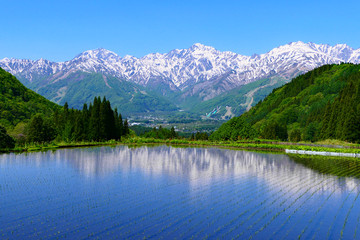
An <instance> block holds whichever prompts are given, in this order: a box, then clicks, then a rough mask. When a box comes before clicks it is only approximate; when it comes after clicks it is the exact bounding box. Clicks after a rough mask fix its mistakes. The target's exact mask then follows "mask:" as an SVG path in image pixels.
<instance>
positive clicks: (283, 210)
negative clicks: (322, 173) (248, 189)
mask: <svg viewBox="0 0 360 240" xmlns="http://www.w3.org/2000/svg"><path fill="white" fill-rule="evenodd" d="M329 178H330V176H329V175H327V176H326V178H325V179H323V180H322V181H320V182H319V183H317V184H315V185H312V186H311V187H309V188H308V189H307V190H306V191H305V192H304V193H302V194H301V195H300V196H298V197H297V198H296V199H295V201H293V202H292V203H291V204H290V205H289V206H287V207H285V208H284V209H282V210H281V211H279V212H278V213H277V214H276V215H274V216H273V217H272V219H271V220H270V221H269V222H267V223H266V224H265V225H264V226H263V227H261V228H260V229H259V230H257V231H256V232H255V233H254V235H253V236H255V235H257V234H258V233H260V232H261V231H263V230H264V229H265V228H266V227H267V226H269V225H270V224H271V222H273V221H274V220H275V219H276V218H277V217H278V216H279V215H280V214H281V213H284V212H286V211H287V210H288V209H289V208H291V206H293V205H294V204H295V203H296V202H297V201H298V200H299V199H300V198H302V197H303V196H305V195H306V194H307V193H308V192H309V191H310V189H312V188H314V187H315V186H318V185H320V184H322V183H323V182H324V181H325V180H328V179H329ZM333 181H335V179H333ZM326 184H328V183H326ZM321 188H322V187H321V186H320V187H319V188H317V189H316V191H315V192H313V193H312V194H311V195H310V197H312V196H313V195H314V194H315V193H316V192H317V191H319V190H320V189H321ZM310 197H309V198H308V199H310ZM305 202H306V201H304V202H303V203H302V204H301V205H300V206H299V207H301V206H302V205H303V204H304V203H305ZM299 207H298V208H299ZM253 236H252V237H253Z"/></svg>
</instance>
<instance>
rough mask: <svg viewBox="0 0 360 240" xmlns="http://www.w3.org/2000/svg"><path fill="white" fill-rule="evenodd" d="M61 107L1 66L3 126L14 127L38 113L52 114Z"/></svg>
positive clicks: (0, 93)
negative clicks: (23, 83) (26, 85)
mask: <svg viewBox="0 0 360 240" xmlns="http://www.w3.org/2000/svg"><path fill="white" fill-rule="evenodd" d="M59 108H60V107H59V106H58V105H56V104H55V103H52V102H50V101H49V100H47V99H45V98H44V97H42V96H40V95H39V94H37V93H35V92H33V91H31V90H29V89H27V88H26V87H25V86H24V85H22V84H21V83H20V81H19V80H17V79H16V78H15V77H14V76H12V75H11V74H10V73H8V72H6V71H4V70H3V69H1V68H0V123H1V124H2V125H3V126H5V127H6V128H13V127H14V126H16V125H17V124H19V123H21V122H24V121H28V120H29V119H30V118H31V117H32V116H33V115H35V114H36V113H43V114H45V115H51V114H52V113H53V112H54V111H55V110H56V109H59Z"/></svg>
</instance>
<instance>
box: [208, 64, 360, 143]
mask: <svg viewBox="0 0 360 240" xmlns="http://www.w3.org/2000/svg"><path fill="white" fill-rule="evenodd" d="M359 86H360V65H354V64H340V65H335V64H334V65H325V66H322V67H319V68H316V69H314V70H312V71H310V72H308V73H306V74H303V75H300V76H298V77H296V78H294V79H293V80H292V81H291V82H289V83H287V84H285V85H284V86H282V87H279V88H277V89H274V90H273V91H272V93H271V94H269V95H268V96H267V97H266V98H265V99H264V100H263V101H260V102H259V103H258V104H257V105H256V106H255V107H253V108H252V109H250V111H249V112H246V113H244V114H243V115H241V116H240V117H235V118H233V119H231V120H230V121H228V122H226V123H225V124H223V125H222V126H221V127H220V128H219V129H218V130H217V131H215V132H214V133H213V134H212V135H211V139H212V140H238V139H252V138H263V139H274V140H283V141H286V140H289V141H293V142H298V141H311V142H314V141H318V140H324V139H338V140H342V141H347V142H354V143H358V142H359V141H360V91H359V90H360V89H359Z"/></svg>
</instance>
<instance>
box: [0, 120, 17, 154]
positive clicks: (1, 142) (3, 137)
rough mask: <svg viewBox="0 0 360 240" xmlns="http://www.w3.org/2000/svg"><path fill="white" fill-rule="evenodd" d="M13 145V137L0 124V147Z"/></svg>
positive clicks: (11, 146)
mask: <svg viewBox="0 0 360 240" xmlns="http://www.w3.org/2000/svg"><path fill="white" fill-rule="evenodd" d="M13 147H15V141H14V139H13V138H12V137H10V136H9V135H8V134H7V132H6V129H5V128H4V127H3V126H1V125H0V149H3V148H13Z"/></svg>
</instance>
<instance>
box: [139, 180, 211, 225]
mask: <svg viewBox="0 0 360 240" xmlns="http://www.w3.org/2000/svg"><path fill="white" fill-rule="evenodd" d="M210 184H212V183H210ZM193 200H194V199H193ZM185 203H186V202H185ZM175 204H176V205H178V204H177V202H175ZM176 209H181V207H180V206H176ZM179 211H180V212H181V210H179ZM171 216H172V217H175V218H176V220H177V221H178V222H181V221H180V220H179V216H178V215H176V214H171ZM167 222H170V224H169V226H170V225H173V224H174V222H172V221H167ZM169 226H167V227H166V228H169ZM166 228H162V230H161V231H163V230H165V229H166ZM141 231H142V230H141ZM141 231H139V232H141Z"/></svg>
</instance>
